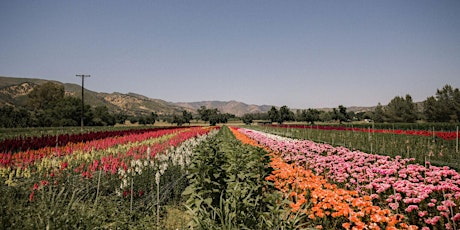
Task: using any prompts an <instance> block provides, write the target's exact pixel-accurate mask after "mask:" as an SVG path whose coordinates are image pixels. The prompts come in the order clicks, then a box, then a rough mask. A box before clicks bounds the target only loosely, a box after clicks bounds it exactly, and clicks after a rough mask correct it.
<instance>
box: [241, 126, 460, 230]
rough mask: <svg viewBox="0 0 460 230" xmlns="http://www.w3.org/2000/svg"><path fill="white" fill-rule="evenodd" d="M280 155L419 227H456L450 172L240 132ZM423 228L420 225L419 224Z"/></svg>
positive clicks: (458, 216) (457, 179) (458, 200)
mask: <svg viewBox="0 0 460 230" xmlns="http://www.w3.org/2000/svg"><path fill="white" fill-rule="evenodd" d="M239 131H240V132H242V133H244V134H246V135H248V136H249V137H250V138H252V139H254V140H256V141H258V142H259V143H260V144H262V145H264V146H266V147H268V148H270V149H272V150H274V151H277V152H280V153H281V154H282V156H283V157H284V160H285V161H287V162H295V163H296V164H298V165H301V166H304V167H306V168H310V169H312V170H313V171H315V172H316V173H317V174H318V175H323V176H324V177H325V178H327V179H328V180H329V181H331V182H334V183H336V184H338V185H341V186H343V187H344V188H346V189H354V190H356V191H358V192H360V193H361V194H362V195H371V196H372V197H373V198H374V203H377V204H380V205H385V206H389V207H390V208H391V209H393V210H394V211H396V212H403V213H406V215H407V216H408V217H409V218H410V220H411V221H412V223H411V224H417V225H421V226H443V228H447V229H449V228H450V227H452V226H460V211H459V206H460V174H459V173H458V172H456V171H455V170H453V169H450V168H449V167H436V166H433V165H431V164H430V163H429V162H427V163H426V165H425V166H423V165H419V164H411V162H412V161H413V159H403V158H401V157H396V158H390V157H388V156H381V155H374V154H367V153H364V152H360V151H351V150H349V149H347V148H345V147H333V146H331V145H328V144H319V143H315V142H312V141H308V140H295V139H289V138H285V137H280V136H276V135H272V134H267V133H263V132H258V131H253V130H247V129H239ZM421 223H422V224H421Z"/></svg>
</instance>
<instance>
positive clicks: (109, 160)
mask: <svg viewBox="0 0 460 230" xmlns="http://www.w3.org/2000/svg"><path fill="white" fill-rule="evenodd" d="M207 132H209V128H201V127H192V128H182V129H162V130H156V131H151V132H147V133H140V134H131V135H126V136H117V137H111V138H105V139H100V140H93V141H89V142H85V143H83V142H80V143H69V144H67V145H65V146H61V147H55V148H51V147H46V148H42V149H38V150H30V151H25V152H19V153H16V154H1V155H0V156H1V158H0V177H1V178H4V179H5V180H6V181H5V183H6V184H8V185H14V184H15V181H16V180H17V179H20V178H28V177H31V174H40V175H44V176H51V177H53V176H54V175H55V174H56V173H57V172H59V171H60V170H63V169H67V170H69V169H72V170H74V172H77V173H81V175H82V176H84V177H92V174H93V172H94V171H98V170H99V169H102V170H103V171H105V172H110V173H111V174H115V173H117V171H118V169H119V168H120V167H121V168H126V165H127V164H129V163H130V162H129V161H130V160H131V159H134V160H136V159H141V158H150V157H154V156H155V155H156V154H157V153H160V152H163V151H165V150H166V149H167V148H170V147H175V146H177V145H178V144H179V143H181V142H183V141H185V140H187V139H189V138H191V137H195V136H198V135H202V134H205V133H207Z"/></svg>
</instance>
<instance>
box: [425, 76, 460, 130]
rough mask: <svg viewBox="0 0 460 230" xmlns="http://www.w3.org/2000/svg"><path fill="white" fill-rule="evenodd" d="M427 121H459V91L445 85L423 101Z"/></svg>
mask: <svg viewBox="0 0 460 230" xmlns="http://www.w3.org/2000/svg"><path fill="white" fill-rule="evenodd" d="M423 113H424V115H425V117H426V120H427V121H437V122H450V121H453V122H459V121H460V91H459V89H458V88H456V89H453V88H452V86H450V85H445V86H444V87H443V88H442V89H441V90H439V89H438V90H437V92H436V96H431V97H428V98H427V99H426V101H425V102H424V111H423Z"/></svg>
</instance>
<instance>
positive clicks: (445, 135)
mask: <svg viewBox="0 0 460 230" xmlns="http://www.w3.org/2000/svg"><path fill="white" fill-rule="evenodd" d="M272 127H279V128H297V129H319V130H337V131H354V132H371V133H386V134H398V135H415V136H425V137H430V136H436V137H438V138H442V139H444V140H456V139H458V132H447V131H428V130H403V129H372V128H358V127H347V126H324V125H272Z"/></svg>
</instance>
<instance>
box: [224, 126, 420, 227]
mask: <svg viewBox="0 0 460 230" xmlns="http://www.w3.org/2000/svg"><path fill="white" fill-rule="evenodd" d="M231 130H232V132H233V134H234V135H235V137H236V138H237V139H238V140H240V141H241V142H242V143H244V144H249V145H253V146H258V147H262V146H261V145H260V144H258V143H257V142H256V141H254V140H252V139H250V138H249V137H247V136H246V135H244V134H242V133H240V132H238V131H237V130H236V129H235V128H232V129H231ZM269 152H272V153H271V156H272V158H271V163H270V166H271V167H272V168H273V169H274V170H273V172H272V174H271V175H270V176H268V177H266V180H268V181H272V182H273V184H274V186H275V187H276V188H277V189H278V190H280V191H281V192H282V193H283V194H284V198H286V199H288V200H289V208H290V209H291V212H292V213H297V212H301V213H303V214H305V215H307V216H308V218H309V219H310V220H311V221H312V222H318V223H324V222H323V221H324V220H325V219H328V220H330V219H334V221H333V222H335V223H342V224H341V227H343V228H345V229H364V228H368V229H382V228H384V229H417V227H415V226H409V225H407V224H406V223H404V216H403V215H399V214H393V213H392V212H391V211H390V210H389V209H382V208H380V207H378V206H375V205H373V203H372V198H371V197H370V196H364V197H359V194H358V192H356V191H351V190H345V189H339V188H337V186H336V185H334V184H330V183H328V182H327V181H326V179H325V178H324V177H322V176H317V175H315V174H314V173H313V172H312V171H311V170H307V169H305V168H302V167H298V166H296V165H295V164H288V163H286V162H285V161H284V160H283V159H282V158H281V157H279V156H278V155H277V154H275V153H273V151H270V150H269ZM330 222H331V221H330ZM339 226H340V225H339ZM325 227H326V226H325ZM334 227H336V226H334Z"/></svg>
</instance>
